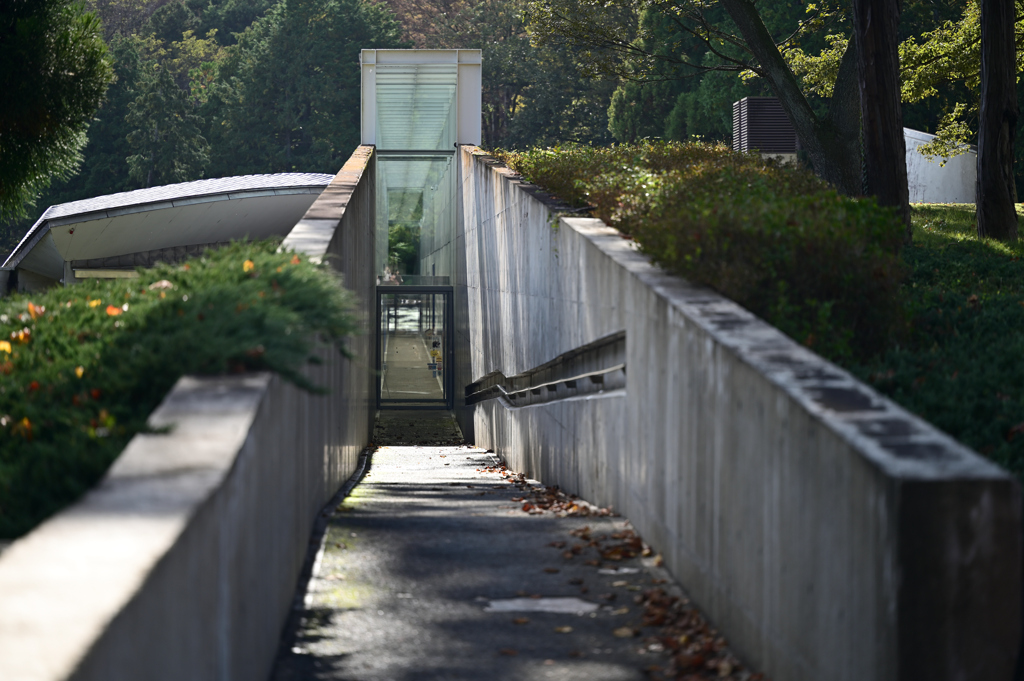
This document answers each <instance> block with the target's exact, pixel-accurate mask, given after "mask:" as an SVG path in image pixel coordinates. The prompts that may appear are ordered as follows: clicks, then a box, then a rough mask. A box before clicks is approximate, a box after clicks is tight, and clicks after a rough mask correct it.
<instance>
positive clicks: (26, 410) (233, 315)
mask: <svg viewBox="0 0 1024 681" xmlns="http://www.w3.org/2000/svg"><path fill="white" fill-rule="evenodd" d="M277 247H278V242H273V241H269V242H257V243H236V244H232V245H231V246H229V247H226V248H223V249H220V250H211V251H207V252H206V253H205V254H204V255H203V256H201V257H199V258H195V259H192V260H190V261H188V262H186V263H184V264H182V265H178V266H169V265H168V266H160V267H156V268H154V269H151V270H139V278H138V279H129V280H126V279H120V280H106V281H95V280H94V281H89V282H85V283H82V284H79V285H76V286H73V287H69V288H54V289H50V290H48V291H46V292H45V293H41V294H32V295H27V294H26V295H18V296H13V297H11V298H8V299H5V300H3V301H0V538H13V537H17V536H19V535H21V534H24V533H25V532H27V531H28V530H30V529H31V528H32V527H33V526H35V525H36V524H38V523H39V522H41V521H42V520H43V519H45V518H46V517H47V516H49V515H50V514H52V513H54V512H55V511H57V510H59V509H60V508H62V507H64V506H66V505H67V504H69V503H71V502H72V501H74V500H75V499H76V498H77V497H79V496H80V495H82V494H83V493H84V492H85V491H87V490H88V489H89V488H90V487H92V486H93V485H94V484H95V483H96V481H97V480H98V479H99V478H100V477H101V476H102V475H103V473H104V472H105V471H106V470H107V468H108V467H109V466H110V464H111V463H112V462H113V461H114V459H115V458H116V457H117V456H118V454H120V452H121V450H123V449H124V447H125V445H126V444H127V442H128V441H129V440H130V439H131V437H132V436H133V435H134V434H135V433H137V432H140V431H144V430H146V419H147V418H148V416H149V414H150V413H151V412H152V411H153V409H155V408H156V406H157V405H158V404H159V403H160V401H161V400H162V399H163V397H164V396H165V395H166V394H167V392H168V391H169V390H170V388H171V387H172V386H173V385H174V383H175V382H176V381H177V380H178V378H180V377H181V376H183V375H185V374H220V373H227V372H241V371H248V370H261V369H266V370H272V371H276V372H278V373H280V374H282V375H283V376H284V377H285V378H287V379H289V380H291V381H292V382H294V383H296V384H297V385H299V386H301V387H304V388H306V389H310V390H318V389H319V388H318V387H317V386H314V385H311V384H310V383H309V382H308V381H307V380H306V379H305V378H304V377H303V376H302V374H301V369H302V366H303V365H304V364H305V363H306V362H309V361H315V357H314V355H313V354H312V350H313V343H314V342H315V341H316V339H317V338H319V339H322V340H324V341H326V342H328V343H338V342H340V341H341V340H342V339H344V338H345V337H346V336H348V335H350V334H351V333H352V332H353V331H354V329H355V328H356V327H355V324H354V322H353V317H352V315H351V313H350V310H351V306H352V299H351V295H350V294H349V293H347V292H346V291H345V290H344V289H343V288H342V287H341V285H340V282H339V281H338V279H337V277H336V276H335V275H334V273H333V272H332V270H330V268H328V267H324V266H316V265H313V264H311V263H309V262H308V261H307V260H305V259H304V258H301V257H300V256H297V255H294V254H292V253H278V252H277Z"/></svg>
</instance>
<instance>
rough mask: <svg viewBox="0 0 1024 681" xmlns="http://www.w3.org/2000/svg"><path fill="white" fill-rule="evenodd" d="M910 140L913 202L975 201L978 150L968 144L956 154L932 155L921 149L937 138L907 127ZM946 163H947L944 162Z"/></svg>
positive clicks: (909, 181) (909, 179)
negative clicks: (926, 154)
mask: <svg viewBox="0 0 1024 681" xmlns="http://www.w3.org/2000/svg"><path fill="white" fill-rule="evenodd" d="M903 138H904V140H905V141H906V144H907V186H908V188H909V189H910V202H911V203H974V196H975V185H976V181H977V178H978V150H977V149H976V148H975V147H971V148H969V149H968V148H964V150H963V153H962V154H960V155H959V156H954V157H953V158H947V159H939V158H928V157H927V156H924V155H923V154H922V153H921V152H919V151H918V150H917V149H918V147H920V146H921V145H922V144H925V143H927V142H930V141H932V140H933V139H935V135H929V134H928V133H926V132H921V131H920V130H911V129H910V128H903ZM943 163H944V165H943Z"/></svg>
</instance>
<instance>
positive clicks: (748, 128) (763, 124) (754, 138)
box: [732, 97, 796, 154]
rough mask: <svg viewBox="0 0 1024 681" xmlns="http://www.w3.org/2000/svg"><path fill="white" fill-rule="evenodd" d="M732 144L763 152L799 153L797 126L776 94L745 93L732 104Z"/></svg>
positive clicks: (745, 149)
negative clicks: (760, 95)
mask: <svg viewBox="0 0 1024 681" xmlns="http://www.w3.org/2000/svg"><path fill="white" fill-rule="evenodd" d="M732 148H733V149H734V150H735V151H759V152H761V153H762V154H793V153H796V130H794V129H793V124H792V123H791V122H790V120H789V116H787V115H786V112H785V110H784V109H783V108H782V104H780V103H779V100H778V99H776V98H775V97H744V98H743V99H741V100H740V101H738V102H733V105H732Z"/></svg>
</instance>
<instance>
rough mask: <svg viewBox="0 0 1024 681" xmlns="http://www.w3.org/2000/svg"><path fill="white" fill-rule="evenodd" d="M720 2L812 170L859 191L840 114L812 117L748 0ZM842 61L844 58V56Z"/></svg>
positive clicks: (841, 186) (847, 189)
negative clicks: (794, 134) (791, 124)
mask: <svg viewBox="0 0 1024 681" xmlns="http://www.w3.org/2000/svg"><path fill="white" fill-rule="evenodd" d="M721 2H722V5H723V6H724V7H725V10H726V12H728V13H729V16H730V17H731V18H732V20H733V21H734V22H735V23H736V26H737V28H739V30H740V33H741V34H742V36H743V40H744V41H745V42H746V43H747V46H748V47H749V48H750V51H751V52H752V53H753V55H754V58H755V59H756V60H757V62H758V64H760V66H761V69H762V71H763V72H764V74H765V78H766V79H767V80H768V84H769V85H770V86H771V88H772V91H773V92H774V93H775V96H776V97H778V98H779V102H780V103H781V104H782V108H783V109H785V110H786V114H787V115H788V116H789V120H790V121H792V122H793V127H794V128H795V129H796V134H797V137H799V138H800V144H801V146H802V147H803V148H804V149H805V150H806V151H807V155H808V156H809V157H810V159H811V164H812V165H813V166H814V170H815V172H816V173H817V174H818V176H819V177H821V178H822V179H823V180H825V181H826V182H829V183H830V184H832V185H834V186H835V187H836V188H837V189H838V190H839V191H841V192H842V193H844V194H860V193H861V183H860V163H859V161H860V156H859V154H856V155H855V156H854V157H851V156H850V153H849V151H850V148H851V144H852V142H851V139H848V138H849V137H850V134H849V131H848V130H843V129H842V128H841V127H839V126H837V123H838V122H842V121H841V117H838V116H837V117H835V118H834V119H833V118H832V117H830V118H828V119H826V120H824V121H822V120H820V119H819V118H818V117H817V116H815V114H814V111H813V110H812V109H811V105H810V104H809V103H808V102H807V98H806V97H804V94H803V92H802V91H801V89H800V84H799V83H798V82H797V80H796V76H794V75H793V71H792V70H791V69H790V68H789V65H788V64H786V60H785V59H783V58H782V54H781V53H780V52H779V48H778V47H777V46H776V44H775V39H774V38H772V36H771V34H770V33H769V32H768V29H767V28H766V27H765V25H764V22H763V21H762V20H761V16H760V15H759V14H758V11H757V8H756V7H755V6H754V3H753V2H751V0H721ZM847 51H848V52H849V49H848V50H847ZM843 61H844V62H845V61H846V58H845V57H844V59H843ZM840 72H841V73H842V69H840ZM854 139H855V138H854ZM855 146H856V145H854V147H855Z"/></svg>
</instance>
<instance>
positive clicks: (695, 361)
mask: <svg viewBox="0 0 1024 681" xmlns="http://www.w3.org/2000/svg"><path fill="white" fill-rule="evenodd" d="M461 183H462V188H463V192H462V197H463V222H462V224H461V225H460V230H459V235H458V238H459V240H460V242H461V243H460V247H461V248H460V250H461V251H462V254H461V256H460V265H461V267H462V270H463V271H462V272H461V279H462V282H464V283H463V284H462V285H460V286H459V287H458V288H457V290H456V293H457V302H458V303H459V305H458V306H457V312H458V314H459V315H460V319H459V320H458V323H457V329H458V333H459V347H460V355H459V357H458V358H457V359H458V361H457V363H456V364H457V371H458V372H459V373H458V378H459V382H458V383H457V385H458V386H462V385H466V384H468V383H470V382H471V381H473V380H476V379H478V378H480V377H482V376H484V375H486V374H488V373H489V372H493V371H500V372H502V373H503V374H504V375H506V376H511V375H513V374H517V373H520V372H523V371H526V370H529V369H530V368H532V367H535V366H538V365H540V364H542V363H544V362H546V361H548V360H550V359H552V358H554V357H556V356H558V355H560V354H562V353H565V352H568V351H569V350H572V349H573V348H576V347H579V346H581V345H584V344H586V343H589V342H592V341H594V340H595V339H598V338H601V337H604V336H607V335H609V334H612V333H615V332H617V331H625V333H626V388H625V391H624V392H623V391H621V390H619V391H608V392H607V393H604V394H601V393H599V394H596V395H588V396H586V397H584V398H576V399H566V400H559V401H554V402H548V403H544V404H538V405H531V406H526V407H519V408H516V407H512V406H511V405H510V404H509V403H508V402H507V401H505V400H501V399H492V400H487V401H484V402H480V403H477V404H475V405H473V406H471V407H466V406H465V402H464V401H463V402H462V403H461V409H460V410H459V414H458V417H459V420H460V423H461V424H462V426H463V428H464V430H466V431H468V432H469V433H471V434H472V436H473V437H474V439H475V442H476V444H478V445H481V446H485V447H490V448H493V449H495V450H496V451H497V452H498V453H499V454H500V455H502V456H503V457H505V458H506V460H507V461H508V462H509V464H510V465H511V466H512V467H513V468H515V469H517V470H519V471H523V472H525V473H527V474H528V475H530V476H533V477H535V478H538V479H540V480H541V481H543V482H545V483H547V484H558V485H560V486H561V487H562V488H563V489H566V490H568V491H572V492H576V493H579V494H581V495H582V496H584V497H585V498H587V499H589V500H591V501H593V502H596V503H598V504H601V505H612V506H614V507H615V508H616V509H618V510H619V511H620V512H621V513H622V514H624V515H625V516H627V517H628V518H629V519H630V520H631V521H632V522H633V524H634V525H635V526H636V527H637V529H638V530H639V532H641V533H642V535H643V536H644V538H645V539H646V540H647V541H648V542H650V544H651V545H652V546H653V547H654V548H655V549H656V550H658V551H659V552H661V553H662V555H663V556H664V560H665V564H666V565H667V566H668V567H669V569H670V570H671V571H672V572H673V574H675V575H676V577H678V578H679V580H680V581H681V582H682V584H683V585H684V586H685V587H686V588H687V589H688V590H689V592H690V594H691V596H692V597H693V599H694V600H695V601H696V602H697V603H698V604H699V605H700V606H701V607H703V608H704V609H705V611H706V612H707V613H708V614H709V615H710V616H711V618H712V619H713V620H714V622H715V623H716V625H717V626H718V627H719V628H720V629H721V630H722V631H723V632H724V633H725V635H726V636H727V637H728V639H729V641H730V643H731V644H732V645H733V646H734V649H735V650H737V651H738V652H739V654H740V655H741V656H743V657H744V658H745V659H746V660H747V661H749V663H751V664H752V665H753V666H754V667H756V668H757V669H759V670H761V671H764V672H765V673H766V674H768V675H769V676H770V677H771V678H772V679H774V680H775V681H821V680H822V679H828V680H829V681H860V680H863V679H872V680H875V681H882V680H888V679H929V680H931V681H937V680H945V679H950V680H952V679H978V680H979V681H980V680H982V679H985V680H989V681H991V680H996V679H1009V678H1010V676H1011V672H1012V669H1013V665H1014V662H1015V658H1016V653H1017V644H1018V642H1019V640H1020V636H1019V634H1020V601H1021V584H1020V582H1021V578H1020V575H1021V527H1020V523H1021V508H1020V493H1019V489H1018V485H1017V483H1016V481H1015V480H1014V479H1013V478H1011V477H1010V476H1009V475H1008V474H1007V473H1006V472H1005V471H1003V470H1001V469H1000V468H998V467H997V466H995V465H993V464H991V463H990V462H988V461H986V460H984V459H982V458H981V457H979V456H977V455H976V454H975V453H973V452H972V451H970V450H968V449H967V448H965V447H963V446H962V445H960V444H959V443H957V442H955V441H954V440H952V439H951V438H949V437H948V436H946V435H945V434H943V433H941V432H939V431H937V430H936V429H934V428H933V427H931V426H930V425H929V424H927V423H925V422H923V421H921V420H920V419H918V418H916V417H914V416H913V415H911V414H909V413H907V412H906V411H904V410H903V409H901V408H900V407H898V406H896V405H895V404H893V403H892V402H890V401H888V400H886V399H885V398H883V397H881V396H880V395H878V394H877V393H875V392H874V391H872V390H871V389H870V388H869V387H867V386H865V385H862V384H860V383H858V382H857V381H855V380H854V379H853V378H852V377H851V376H850V375H849V374H848V373H847V372H845V371H843V370H842V369H840V368H838V367H836V366H834V365H832V364H829V363H828V362H826V361H824V360H823V359H821V358H820V357H818V356H816V355H814V354H813V353H812V352H810V351H809V350H807V349H806V348H803V347H802V346H799V345H798V344H796V343H794V342H793V341H792V340H790V339H789V338H787V337H786V336H784V335H783V334H782V333H781V332H779V331H778V330H776V329H774V328H773V327H771V326H769V325H768V324H766V323H764V322H763V321H761V320H760V319H758V318H756V317H754V316H753V315H751V314H750V313H749V312H747V311H746V310H744V309H743V308H741V307H739V306H738V305H736V304H735V303H733V302H731V301H729V300H727V299H724V298H722V297H721V296H718V295H717V294H715V293H713V292H711V291H708V290H706V289H701V288H698V287H694V286H692V285H690V284H688V283H687V282H686V281H684V280H682V279H680V278H677V277H673V276H669V275H667V274H665V273H664V272H662V271H660V270H659V269H658V268H656V267H654V266H653V265H651V264H650V263H649V261H648V260H647V259H646V258H645V257H644V256H642V255H640V254H639V253H638V252H637V251H636V249H635V248H634V244H633V243H632V242H631V241H628V240H626V239H623V238H622V237H621V236H620V235H619V234H618V232H616V231H615V230H612V229H610V228H608V227H606V226H605V225H603V224H602V223H601V222H600V221H598V220H594V219H587V218H564V217H563V218H561V219H560V220H558V221H557V222H553V218H552V214H551V213H550V212H549V209H548V206H547V205H545V202H544V201H542V200H540V199H539V198H537V192H536V190H535V188H532V189H531V188H530V187H528V186H524V185H523V184H522V183H521V182H520V181H518V180H517V179H516V178H515V177H514V176H513V175H512V174H511V173H510V172H509V171H508V170H507V169H504V168H502V167H500V165H499V164H496V163H495V162H494V161H493V160H492V159H489V158H487V157H485V156H483V155H482V154H480V153H479V151H474V150H472V149H464V150H463V152H462V163H461ZM541 198H543V197H541Z"/></svg>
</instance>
